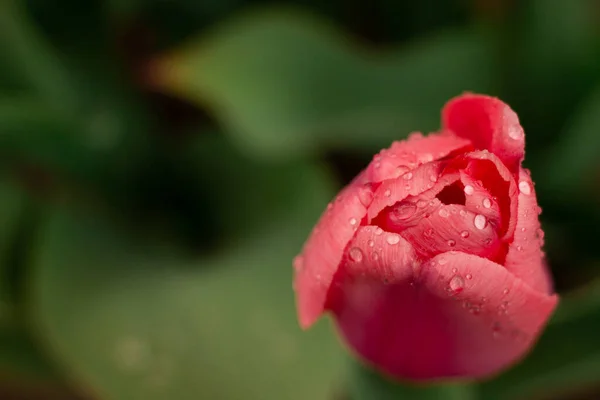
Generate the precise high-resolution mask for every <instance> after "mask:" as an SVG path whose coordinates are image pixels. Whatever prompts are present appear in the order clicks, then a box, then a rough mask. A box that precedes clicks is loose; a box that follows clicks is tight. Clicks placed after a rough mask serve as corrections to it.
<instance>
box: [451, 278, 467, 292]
mask: <svg viewBox="0 0 600 400" xmlns="http://www.w3.org/2000/svg"><path fill="white" fill-rule="evenodd" d="M464 285H465V281H464V280H463V278H462V277H461V276H460V275H455V276H454V277H453V278H452V279H450V282H449V283H448V287H449V288H450V291H451V292H452V293H453V294H457V293H460V292H462V291H463V289H464Z"/></svg>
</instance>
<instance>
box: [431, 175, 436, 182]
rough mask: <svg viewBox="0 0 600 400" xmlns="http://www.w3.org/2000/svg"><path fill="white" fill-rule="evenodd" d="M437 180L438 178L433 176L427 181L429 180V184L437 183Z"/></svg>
mask: <svg viewBox="0 0 600 400" xmlns="http://www.w3.org/2000/svg"><path fill="white" fill-rule="evenodd" d="M437 179H438V178H437V176H435V175H431V176H430V177H429V180H430V181H431V182H437Z"/></svg>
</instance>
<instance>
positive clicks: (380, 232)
mask: <svg viewBox="0 0 600 400" xmlns="http://www.w3.org/2000/svg"><path fill="white" fill-rule="evenodd" d="M382 233H383V229H381V228H380V227H377V229H375V234H376V235H377V236H379V235H381V234H382Z"/></svg>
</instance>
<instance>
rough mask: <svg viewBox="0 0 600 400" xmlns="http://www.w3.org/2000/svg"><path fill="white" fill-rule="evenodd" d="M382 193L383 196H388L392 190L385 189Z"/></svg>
mask: <svg viewBox="0 0 600 400" xmlns="http://www.w3.org/2000/svg"><path fill="white" fill-rule="evenodd" d="M383 195H384V196H385V197H390V196H391V195H392V191H391V190H390V189H387V190H386V191H385V192H383Z"/></svg>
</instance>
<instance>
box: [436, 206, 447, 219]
mask: <svg viewBox="0 0 600 400" xmlns="http://www.w3.org/2000/svg"><path fill="white" fill-rule="evenodd" d="M438 214H439V216H440V217H442V218H448V217H449V216H450V213H449V212H448V210H446V208H440V211H438Z"/></svg>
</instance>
